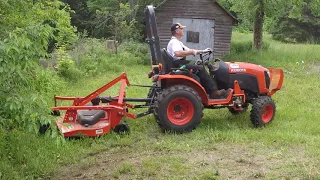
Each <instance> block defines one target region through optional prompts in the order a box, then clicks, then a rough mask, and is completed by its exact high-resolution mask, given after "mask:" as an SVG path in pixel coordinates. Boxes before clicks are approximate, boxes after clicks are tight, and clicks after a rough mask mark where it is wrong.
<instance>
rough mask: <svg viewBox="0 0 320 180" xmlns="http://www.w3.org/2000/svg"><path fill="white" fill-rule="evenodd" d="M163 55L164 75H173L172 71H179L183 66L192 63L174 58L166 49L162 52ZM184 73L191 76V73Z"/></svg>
mask: <svg viewBox="0 0 320 180" xmlns="http://www.w3.org/2000/svg"><path fill="white" fill-rule="evenodd" d="M161 55H162V71H163V72H162V73H164V74H169V73H172V72H173V71H172V70H178V68H179V67H180V66H181V65H185V64H189V63H190V61H187V60H180V59H176V58H174V57H172V56H171V55H170V54H169V53H168V51H167V50H166V49H165V48H163V49H162V50H161ZM183 72H184V74H186V75H188V74H190V73H188V72H189V71H183Z"/></svg>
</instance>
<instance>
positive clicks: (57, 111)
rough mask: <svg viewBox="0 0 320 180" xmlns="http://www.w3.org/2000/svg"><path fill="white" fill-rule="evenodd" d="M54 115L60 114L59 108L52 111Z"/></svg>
mask: <svg viewBox="0 0 320 180" xmlns="http://www.w3.org/2000/svg"><path fill="white" fill-rule="evenodd" d="M51 115H52V116H60V111H59V110H54V111H52V112H51Z"/></svg>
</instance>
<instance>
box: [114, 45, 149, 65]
mask: <svg viewBox="0 0 320 180" xmlns="http://www.w3.org/2000/svg"><path fill="white" fill-rule="evenodd" d="M119 49H120V53H126V54H129V53H130V54H129V55H130V56H131V58H130V57H129V59H130V62H127V63H128V64H131V63H132V64H141V65H149V64H150V55H149V51H148V46H147V45H146V44H142V43H138V42H125V43H123V44H121V46H120V47H119ZM132 55H133V56H132ZM124 61H128V60H124Z"/></svg>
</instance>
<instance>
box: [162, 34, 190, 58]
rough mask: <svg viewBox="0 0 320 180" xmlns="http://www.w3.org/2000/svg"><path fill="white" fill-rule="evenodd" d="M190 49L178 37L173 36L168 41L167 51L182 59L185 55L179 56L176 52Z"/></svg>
mask: <svg viewBox="0 0 320 180" xmlns="http://www.w3.org/2000/svg"><path fill="white" fill-rule="evenodd" d="M184 50H189V48H188V47H187V46H185V45H184V44H183V43H182V42H181V41H179V40H178V39H177V38H176V37H172V38H171V40H170V41H169V43H168V46H167V51H168V53H169V54H170V55H171V56H172V57H174V58H177V59H182V58H183V57H177V56H176V55H175V52H177V51H184Z"/></svg>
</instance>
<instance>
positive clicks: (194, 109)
mask: <svg viewBox="0 0 320 180" xmlns="http://www.w3.org/2000/svg"><path fill="white" fill-rule="evenodd" d="M154 114H155V117H156V121H157V123H158V125H159V126H160V128H161V129H162V130H163V131H164V132H165V131H172V132H176V133H183V132H190V131H192V130H193V129H195V128H196V127H197V126H198V124H199V123H200V120H201V118H202V116H203V104H202V101H201V98H200V97H199V95H198V93H197V92H196V91H195V90H194V89H192V88H190V87H188V86H185V85H175V86H171V87H169V88H166V89H164V90H163V91H162V93H160V94H159V96H158V100H157V102H156V107H155V113H154ZM173 114H174V115H173ZM157 117H158V118H157Z"/></svg>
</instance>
